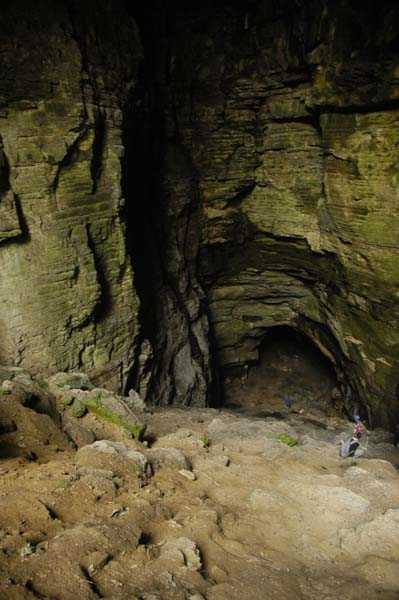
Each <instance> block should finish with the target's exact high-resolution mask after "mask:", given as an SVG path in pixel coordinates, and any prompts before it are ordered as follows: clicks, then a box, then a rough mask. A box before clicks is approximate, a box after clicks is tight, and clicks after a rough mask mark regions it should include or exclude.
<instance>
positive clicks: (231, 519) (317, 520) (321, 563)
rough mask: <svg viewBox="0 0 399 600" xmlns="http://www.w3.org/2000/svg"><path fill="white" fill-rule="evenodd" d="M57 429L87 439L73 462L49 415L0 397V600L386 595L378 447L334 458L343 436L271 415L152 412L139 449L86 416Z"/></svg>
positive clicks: (337, 423)
mask: <svg viewBox="0 0 399 600" xmlns="http://www.w3.org/2000/svg"><path fill="white" fill-rule="evenodd" d="M59 379H60V378H59ZM76 380H77V379H76V378H75V381H76ZM79 381H80V383H81V384H82V382H86V384H87V380H86V379H85V378H82V377H80V378H79ZM43 393H44V394H48V393H49V392H48V391H44V390H43ZM70 418H71V420H73V419H75V421H76V422H77V423H79V425H80V426H81V427H82V428H86V429H88V430H89V429H90V430H92V431H93V432H94V433H95V436H96V438H97V441H95V442H91V441H90V443H88V444H87V445H83V446H81V447H80V448H79V449H78V450H77V451H76V450H75V449H74V447H73V446H72V445H71V443H70V441H69V440H68V438H67V437H66V436H65V435H64V434H63V433H62V432H61V431H60V430H59V429H58V428H57V427H56V425H55V424H54V423H53V421H52V420H51V419H50V417H49V416H48V415H46V414H42V413H38V412H36V411H35V410H34V408H29V407H28V406H24V404H23V403H21V401H20V398H19V396H18V394H17V393H16V392H13V391H12V390H11V391H10V392H7V393H5V394H4V393H3V395H2V398H1V402H0V451H1V457H0V458H1V463H0V479H1V486H0V552H1V556H2V559H1V561H0V597H1V598H7V600H8V599H14V600H21V599H26V600H33V598H38V597H40V598H43V599H48V600H50V598H57V599H58V600H72V599H75V598H79V600H80V599H82V600H97V599H98V598H109V599H110V600H111V598H112V599H113V600H115V599H117V600H130V599H131V598H143V599H144V598H145V599H146V600H149V599H157V600H201V599H202V600H254V599H255V598H256V599H257V598H266V597H267V598H270V600H273V599H275V600H281V599H286V600H292V598H298V599H303V600H320V598H325V599H327V598H328V599H329V600H333V599H334V600H335V599H337V600H338V599H341V598H345V599H348V600H364V599H367V600H375V598H377V597H378V598H381V599H382V600H394V598H396V597H397V595H398V593H399V579H398V572H399V541H398V539H399V536H398V533H399V531H398V526H399V520H398V510H399V509H398V498H399V473H398V464H399V450H398V449H397V448H395V447H394V446H393V445H392V443H391V438H389V436H387V434H383V432H381V431H376V432H375V433H373V432H370V433H369V435H368V441H367V442H366V443H364V444H363V445H364V453H363V455H362V457H361V458H358V459H356V458H349V459H342V458H340V456H339V441H340V439H341V438H342V437H347V436H348V434H349V431H350V428H351V427H350V425H349V424H347V423H346V422H345V421H343V420H341V419H339V418H333V417H326V416H324V417H323V416H322V415H320V414H317V415H314V414H312V413H302V414H300V413H298V412H292V411H290V410H288V409H285V408H283V409H282V415H281V416H280V418H279V419H276V418H274V417H267V418H265V419H259V418H254V417H248V416H247V417H244V416H242V415H239V414H237V413H234V412H231V411H226V410H225V411H218V410H215V409H202V410H201V409H191V410H184V409H158V410H155V411H154V412H153V413H152V414H150V413H145V419H146V425H147V428H148V438H147V439H145V440H144V441H143V443H140V442H138V441H137V440H133V439H132V438H131V437H130V436H129V434H128V432H127V431H126V430H125V429H123V428H121V427H119V426H117V425H116V424H115V423H112V422H111V423H110V422H102V421H101V420H100V419H99V418H98V417H97V416H94V415H93V414H91V413H87V414H85V415H84V416H82V417H79V418H74V417H72V416H71V417H70ZM320 424H323V425H324V427H321V426H320ZM291 441H295V443H294V444H293V443H291ZM362 443H363V442H362ZM149 446H150V447H149Z"/></svg>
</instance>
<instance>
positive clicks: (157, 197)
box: [0, 0, 399, 425]
mask: <svg viewBox="0 0 399 600" xmlns="http://www.w3.org/2000/svg"><path fill="white" fill-rule="evenodd" d="M16 6H17V7H16V8H13V9H10V10H8V11H7V14H6V16H5V17H3V21H2V30H3V36H2V40H3V41H2V58H3V63H4V65H5V69H4V76H3V79H2V82H1V96H2V114H1V116H2V119H1V121H0V135H1V143H2V146H1V148H0V150H1V161H0V168H1V184H0V193H1V201H0V215H1V224H0V263H1V266H0V269H1V271H0V272H1V275H0V277H1V286H0V298H1V301H0V360H1V361H2V362H8V363H11V362H12V363H17V364H23V365H24V366H26V367H28V368H30V369H32V370H34V371H44V370H45V371H52V370H56V369H57V370H72V369H77V368H83V369H85V370H86V371H89V372H90V373H91V374H92V376H93V374H94V376H97V377H98V378H99V379H102V380H104V379H107V380H108V381H109V383H111V384H112V385H114V386H115V387H123V386H125V385H128V386H129V385H133V386H134V387H136V388H137V389H141V391H142V392H143V393H145V394H147V395H148V398H150V399H152V400H153V401H155V402H158V403H168V402H171V401H177V402H179V403H184V404H203V403H206V402H209V401H212V399H213V400H214V399H215V394H216V392H215V385H214V383H213V382H214V381H215V372H216V370H217V369H215V365H216V364H217V365H218V368H219V367H220V368H221V369H222V370H223V369H230V368H232V367H238V368H240V367H243V366H244V365H247V364H248V363H251V362H252V361H256V360H257V357H258V351H259V347H260V345H261V343H262V339H263V337H264V335H265V333H266V332H267V331H268V330H269V329H270V328H271V327H274V326H280V325H285V326H287V325H288V326H290V327H293V328H295V329H297V330H299V331H301V332H303V333H304V334H306V335H307V336H308V337H309V338H311V339H312V340H313V341H314V342H315V343H316V344H317V345H318V347H319V348H320V349H321V351H322V352H323V353H324V354H325V355H326V356H328V357H329V358H330V360H331V361H332V362H333V363H334V365H335V368H336V371H337V374H338V376H339V378H340V379H341V381H342V383H343V386H344V388H345V389H346V391H347V403H348V405H350V404H352V403H353V402H355V401H360V403H361V404H363V406H364V407H368V412H369V416H370V418H371V421H372V422H373V423H374V424H384V425H389V424H392V423H393V422H396V421H398V420H399V415H398V410H399V408H398V388H397V386H398V366H399V363H398V348H399V330H398V322H399V262H398V260H399V257H398V252H399V243H398V231H399V213H398V178H397V164H398V159H399V153H398V146H397V135H396V128H397V123H398V120H399V87H398V83H399V82H398V78H399V73H398V62H397V59H398V30H399V27H398V9H397V7H396V6H395V4H394V3H390V2H385V3H383V4H382V5H381V6H379V7H378V9H377V7H375V6H374V3H364V4H363V5H362V6H361V7H358V6H357V7H354V6H353V5H352V3H350V2H344V1H341V2H332V1H328V0H317V1H316V0H315V1H313V2H302V1H300V0H298V1H295V2H288V1H287V2H286V1H284V0H282V1H281V2H253V1H251V2H250V1H249V0H248V1H247V2H241V3H239V4H238V3H234V2H228V1H226V2H225V3H223V5H222V4H220V3H219V4H218V7H217V8H216V9H215V8H214V7H211V4H210V3H206V2H205V3H202V4H201V9H197V8H195V10H194V9H191V8H190V7H188V8H187V7H186V8H185V10H184V11H180V10H179V9H178V8H177V3H176V6H175V7H174V6H173V3H165V4H163V3H162V2H154V3H149V4H148V5H147V6H145V7H141V8H140V9H139V8H137V7H135V8H133V7H132V8H126V7H125V8H123V6H122V3H118V2H113V3H108V2H105V1H104V2H100V3H99V4H98V5H96V8H95V9H94V4H93V5H92V8H90V3H89V4H88V5H87V6H89V8H87V9H84V10H83V9H79V8H77V5H76V6H74V4H73V3H70V4H68V3H65V4H63V3H60V4H57V7H56V8H55V7H54V6H53V5H51V7H50V4H49V3H46V2H45V1H44V0H42V1H41V2H38V3H37V4H36V6H35V10H34V11H33V12H32V11H27V10H26V8H25V9H22V8H21V7H22V4H21V7H20V8H18V3H17V5H16ZM138 65H139V66H140V68H139V71H138ZM123 156H124V158H123ZM124 202H126V205H125V206H124ZM133 271H134V272H135V274H136V276H135V280H133ZM139 298H140V300H141V302H139ZM210 331H211V332H212V335H211V334H210ZM211 338H212V339H213V340H214V341H213V342H212V341H210V339H211ZM213 363H215V364H213Z"/></svg>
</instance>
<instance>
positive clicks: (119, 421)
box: [85, 397, 146, 441]
mask: <svg viewBox="0 0 399 600" xmlns="http://www.w3.org/2000/svg"><path fill="white" fill-rule="evenodd" d="M85 407H86V408H87V409H88V410H89V411H90V412H91V413H93V414H94V415H96V416H97V417H99V418H100V419H102V420H103V421H107V423H113V424H114V425H117V426H118V427H122V429H125V431H127V432H128V433H130V434H131V436H132V437H133V438H134V439H135V440H137V441H141V440H142V439H143V436H144V433H145V430H146V425H144V424H142V423H131V422H129V420H128V419H126V418H124V417H122V416H121V415H118V414H117V413H115V412H112V411H110V410H109V409H107V408H106V407H105V406H104V405H103V404H102V403H101V398H100V397H98V398H96V399H87V400H85Z"/></svg>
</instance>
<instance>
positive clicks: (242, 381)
mask: <svg viewBox="0 0 399 600" xmlns="http://www.w3.org/2000/svg"><path fill="white" fill-rule="evenodd" d="M224 391H225V406H227V407H231V408H239V409H241V410H248V411H250V412H253V411H254V412H262V411H266V412H271V413H275V412H280V411H285V410H287V409H289V410H295V411H298V412H300V411H303V412H316V413H318V412H319V413H320V412H321V413H323V414H336V415H340V416H342V415H344V414H345V406H344V395H343V393H342V388H341V385H340V382H339V379H338V376H337V372H336V370H335V366H334V364H333V363H332V361H331V360H330V359H329V358H327V356H325V355H324V354H323V353H322V351H321V350H320V349H319V348H318V346H317V345H316V344H315V343H314V342H313V341H312V340H311V339H310V338H309V337H308V336H307V335H305V334H304V333H301V332H300V331H298V330H296V329H294V328H292V327H289V326H276V327H272V328H270V329H268V330H267V331H266V332H265V334H264V335H263V337H262V340H261V343H260V346H259V359H258V361H257V362H254V363H252V364H248V365H245V366H244V367H243V368H242V370H241V372H240V374H237V372H235V373H231V372H230V374H227V375H226V376H225V377H224Z"/></svg>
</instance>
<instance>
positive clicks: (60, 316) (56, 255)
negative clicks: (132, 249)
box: [0, 0, 141, 387]
mask: <svg viewBox="0 0 399 600" xmlns="http://www.w3.org/2000/svg"><path fill="white" fill-rule="evenodd" d="M86 6H87V9H81V8H80V9H78V3H77V4H76V7H74V4H73V3H70V4H69V5H67V3H64V4H63V3H56V4H54V3H51V2H46V1H45V0H41V1H39V2H37V3H35V6H34V8H33V6H32V3H23V2H17V3H13V5H12V7H10V8H8V9H7V10H5V11H3V15H2V18H1V29H2V39H1V57H2V67H3V69H2V73H3V75H2V79H1V82H0V86H1V88H0V99H1V120H0V135H1V140H2V145H1V149H0V150H1V163H0V164H1V188H0V190H1V199H0V213H1V225H0V242H1V244H0V272H1V275H0V277H1V285H0V360H1V362H7V363H16V364H23V365H26V366H27V367H28V368H30V369H31V370H32V371H33V372H43V371H52V370H56V369H57V370H58V369H60V368H63V369H67V370H73V369H77V368H79V367H81V366H85V367H86V368H87V369H89V370H90V371H94V372H95V373H97V374H98V377H99V378H100V379H106V380H107V381H108V383H110V384H111V385H114V386H116V387H120V386H121V385H122V384H123V382H124V380H126V377H127V372H128V370H129V368H130V367H131V365H132V362H133V355H134V347H135V332H136V329H137V305H138V301H137V296H136V293H135V290H134V286H133V274H132V266H131V261H130V258H129V256H128V255H127V253H126V243H125V223H124V220H123V214H122V213H123V204H124V201H125V199H124V195H123V190H122V187H121V173H122V169H123V145H122V124H123V119H124V111H125V110H126V98H127V96H128V94H129V91H130V89H131V88H132V86H134V84H135V78H136V69H137V64H138V62H139V60H140V56H141V46H140V42H139V38H138V34H137V29H136V25H135V23H134V21H133V20H132V19H128V18H127V16H126V14H125V13H122V12H121V11H120V9H118V6H117V3H113V5H112V6H111V5H110V4H109V5H107V3H102V6H101V10H100V11H95V10H94V4H92V7H91V8H90V3H87V4H86Z"/></svg>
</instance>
